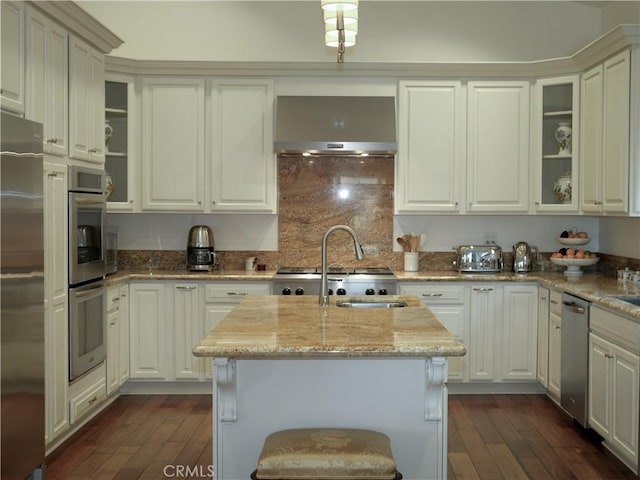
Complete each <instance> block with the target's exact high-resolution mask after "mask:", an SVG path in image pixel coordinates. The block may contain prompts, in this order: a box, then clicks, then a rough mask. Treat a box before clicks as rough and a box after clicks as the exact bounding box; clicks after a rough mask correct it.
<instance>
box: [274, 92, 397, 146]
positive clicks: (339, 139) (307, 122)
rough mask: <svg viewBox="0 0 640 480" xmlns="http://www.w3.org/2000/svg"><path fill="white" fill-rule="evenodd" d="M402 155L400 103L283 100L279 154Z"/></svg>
mask: <svg viewBox="0 0 640 480" xmlns="http://www.w3.org/2000/svg"><path fill="white" fill-rule="evenodd" d="M397 149H398V147H397V143H396V108H395V99H394V97H325V96H317V97H308V96H279V97H278V98H277V105H276V133H275V142H274V151H275V152H277V153H279V154H293V155H300V154H302V153H311V154H315V155H333V156H339V155H362V154H369V155H384V156H393V155H394V154H395V152H396V151H397Z"/></svg>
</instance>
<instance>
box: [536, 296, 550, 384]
mask: <svg viewBox="0 0 640 480" xmlns="http://www.w3.org/2000/svg"><path fill="white" fill-rule="evenodd" d="M536 377H537V379H538V382H540V384H541V385H543V386H544V387H545V388H547V387H548V386H549V289H548V288H544V287H539V288H538V371H537V375H536Z"/></svg>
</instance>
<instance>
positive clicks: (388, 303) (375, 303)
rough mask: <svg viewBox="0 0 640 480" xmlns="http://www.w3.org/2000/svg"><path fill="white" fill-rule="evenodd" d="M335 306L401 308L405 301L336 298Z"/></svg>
mask: <svg viewBox="0 0 640 480" xmlns="http://www.w3.org/2000/svg"><path fill="white" fill-rule="evenodd" d="M336 306H337V307H343V308H401V307H407V306H408V304H407V302H405V301H403V300H360V299H351V300H338V301H337V302H336Z"/></svg>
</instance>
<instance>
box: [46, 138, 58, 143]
mask: <svg viewBox="0 0 640 480" xmlns="http://www.w3.org/2000/svg"><path fill="white" fill-rule="evenodd" d="M47 143H58V139H57V138H50V139H49V140H47Z"/></svg>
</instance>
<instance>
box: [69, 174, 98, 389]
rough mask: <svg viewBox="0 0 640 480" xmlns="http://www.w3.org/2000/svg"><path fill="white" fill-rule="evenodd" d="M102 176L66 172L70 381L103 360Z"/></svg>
mask: <svg viewBox="0 0 640 480" xmlns="http://www.w3.org/2000/svg"><path fill="white" fill-rule="evenodd" d="M104 186H105V172H104V171H103V170H98V169H92V168H86V167H78V166H72V167H70V169H69V207H68V210H69V355H70V358H69V381H70V382H73V381H74V380H76V379H78V378H79V377H81V376H82V375H84V374H85V373H87V372H88V371H90V370H91V369H93V368H95V367H97V366H98V365H100V364H101V363H102V362H103V361H104V359H105V357H106V332H107V329H106V304H107V289H106V283H105V280H104V278H105V274H106V267H105V260H106V245H105V235H106V229H105V222H106V213H107V212H106V197H105V195H104Z"/></svg>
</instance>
